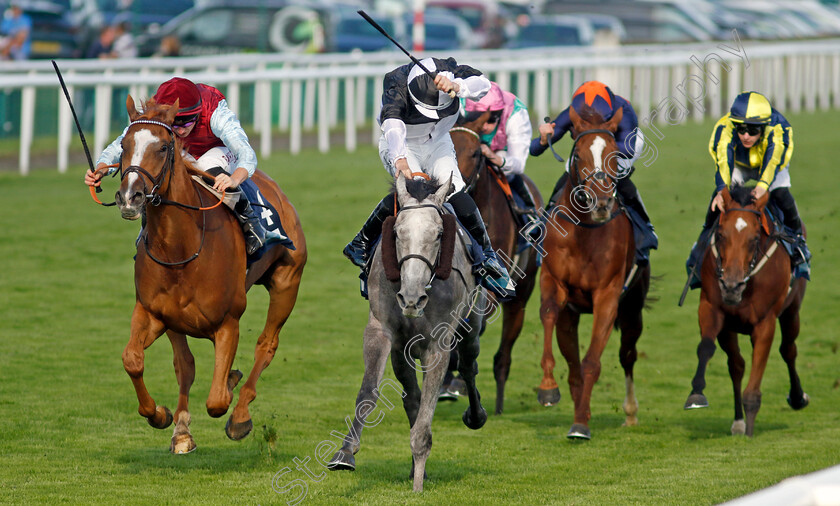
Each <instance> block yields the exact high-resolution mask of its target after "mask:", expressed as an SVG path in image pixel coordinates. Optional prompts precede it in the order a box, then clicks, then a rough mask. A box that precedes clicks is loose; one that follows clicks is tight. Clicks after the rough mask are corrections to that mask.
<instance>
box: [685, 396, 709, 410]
mask: <svg viewBox="0 0 840 506" xmlns="http://www.w3.org/2000/svg"><path fill="white" fill-rule="evenodd" d="M708 407H709V401H707V400H706V396H705V395H703V394H691V395H689V396H688V399H687V400H686V401H685V406H684V409H699V408H708Z"/></svg>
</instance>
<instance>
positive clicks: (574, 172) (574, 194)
mask: <svg viewBox="0 0 840 506" xmlns="http://www.w3.org/2000/svg"><path fill="white" fill-rule="evenodd" d="M590 134H607V135H609V136H610V137H612V138H613V140H615V133H614V132H612V131H610V130H606V129H604V128H593V129H590V130H584V131H583V132H580V133H579V134H577V135H576V136H575V140H574V143H573V144H572V149H571V151H570V153H569V179H570V187H571V188H570V192H571V193H570V197H571V198H573V199H576V200H577V201H578V202H579V203H580V204H581V205H582V206H584V208H589V207H590V206H591V205H592V195H590V194H589V191H590V190H589V189H588V187H587V186H586V185H587V182H589V181H590V180H592V181H595V182H596V183H597V184H601V185H604V182H605V181H606V180H610V181H611V182H612V185H613V193H612V196H613V197H615V192H616V190H615V189H616V188H617V187H618V180H617V178H616V177H615V176H613V175H611V174H610V173H609V172H607V171H605V170H603V169H602V168H596V169H595V170H594V171H593V172H592V173H591V174H589V175H587V176H586V177H585V178H583V179H580V177H579V176H580V168H579V167H578V161H579V160H580V157H579V156H578V155H577V144H578V142H580V140H581V139H582V138H583V137H584V136H585V135H590ZM556 156H557V155H556V154H555V157H556ZM608 156H609V154H608ZM558 159H560V158H559V157H558ZM619 214H621V209H618V210H616V211H615V212H613V213H612V214H611V215H610V218H609V219H608V220H607V221H604V222H602V223H596V224H594V225H591V224H584V223H582V222H572V223H575V225H579V226H582V227H587V228H592V227H601V226H603V225H606V224H607V223H609V222H610V221H612V220H613V219H614V218H615V217H617V216H618V215H619ZM560 216H562V217H564V218H565V216H563V213H560ZM569 221H571V220H569Z"/></svg>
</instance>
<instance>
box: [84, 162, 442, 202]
mask: <svg viewBox="0 0 840 506" xmlns="http://www.w3.org/2000/svg"><path fill="white" fill-rule="evenodd" d="M119 165H120V164H118V163H114V164H111V165H106V167H108V168H109V169H110V168H111V167H119ZM421 175H423V176H426V175H425V174H421ZM428 178H429V176H426V179H428ZM88 188H89V189H90V196H91V198H93V201H94V202H96V203H97V204H99V205H101V206H104V205H112V204H103V203H102V201H101V200H99V198H97V196H96V187H95V186H89V187H88ZM225 193H227V190H222V196H221V197H219V201H218V202H216V203H215V204H214V205H212V206H210V207H199V208H198V210H199V211H209V210H211V209H216V208H217V207H219V206H220V205H221V204H222V202H223V201H224V200H225Z"/></svg>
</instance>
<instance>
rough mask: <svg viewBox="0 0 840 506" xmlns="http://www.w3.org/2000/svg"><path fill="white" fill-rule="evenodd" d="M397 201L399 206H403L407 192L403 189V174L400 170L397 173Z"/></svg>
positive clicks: (406, 199) (407, 196)
mask: <svg viewBox="0 0 840 506" xmlns="http://www.w3.org/2000/svg"><path fill="white" fill-rule="evenodd" d="M396 188H397V201H399V203H400V207H404V206H405V204H406V202H408V198H409V195H408V192H407V191H406V189H405V176H404V175H403V173H402V172H400V173H399V174H397V184H396Z"/></svg>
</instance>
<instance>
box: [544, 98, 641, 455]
mask: <svg viewBox="0 0 840 506" xmlns="http://www.w3.org/2000/svg"><path fill="white" fill-rule="evenodd" d="M579 113H580V114H579ZM569 116H570V118H571V120H572V124H573V127H574V132H575V133H576V135H575V137H574V147H573V148H572V154H571V156H570V159H569V181H568V183H567V184H566V185H565V187H564V189H563V190H562V197H561V199H560V201H559V204H558V206H557V207H556V208H554V209H552V210H550V211H549V215H550V216H549V219H548V225H550V226H548V227H547V230H546V237H545V241H544V243H543V247H544V249H545V251H546V257H545V258H544V259H543V265H542V271H541V275H540V291H541V304H540V319H541V320H542V324H543V329H544V341H543V357H542V361H541V364H542V367H543V371H544V376H543V380H542V384H541V385H540V389H541V390H550V389H556V388H557V383H556V381H555V380H554V373H553V370H554V356H553V355H552V350H551V337H552V332H553V331H554V330H555V329H556V331H557V344H558V345H559V347H560V352H561V353H562V354H563V357H564V358H565V359H566V362H567V363H568V365H569V389H570V390H571V394H572V399H573V401H574V404H575V413H574V423H573V424H572V427H571V429H570V430H569V433H568V434H567V437H569V438H581V439H589V438H590V437H591V434H590V430H589V426H588V422H589V418H590V412H589V404H590V399H591V396H592V388H593V386H594V385H595V382H596V381H597V380H598V376H599V375H600V373H601V354H602V353H603V351H604V348H605V347H606V345H607V341H608V340H609V337H610V332H611V331H612V328H613V325H615V326H616V327H618V328H620V330H621V347H620V350H619V360H620V362H621V366H622V367H623V368H624V376H625V386H626V397H625V399H624V405H623V407H624V412H625V414H626V419H625V423H624V424H625V425H636V424H637V423H638V421H637V419H636V413H637V411H638V402H637V401H636V397H635V393H634V387H633V364H634V363H635V362H636V341H637V340H638V339H639V336H640V335H641V333H642V309H643V307H644V305H645V298H646V297H647V291H648V287H649V285H650V265H645V266H644V267H643V268H637V267H636V265H635V261H634V256H635V240H634V238H633V228H632V225H631V223H630V220H629V219H628V218H627V216H626V215H625V214H624V213H623V212H622V211H621V209H620V207H619V205H618V202H617V201H616V198H615V184H616V181H615V175H616V174H618V167H617V157H616V155H615V153H617V152H618V149H617V147H616V142H615V137H614V132H615V130H616V127H617V126H618V124H619V122H620V121H621V116H622V112H621V110H620V109H619V110H618V111H617V112H616V114H615V115H614V116H613V117H612V118H611V119H610V120H609V121H607V122H606V123H604V122H603V121H602V120H601V116H600V115H598V114H597V113H595V112H594V111H593V110H592V109H590V108H588V107H584V108H583V109H582V110H581V111H575V110H574V109H569ZM581 313H592V315H593V324H592V340H591V343H590V345H589V349H588V350H587V352H586V355H585V356H584V358H583V361H582V362H581V359H580V351H579V350H580V347H579V345H578V332H577V327H578V322H579V321H580V314H581Z"/></svg>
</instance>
